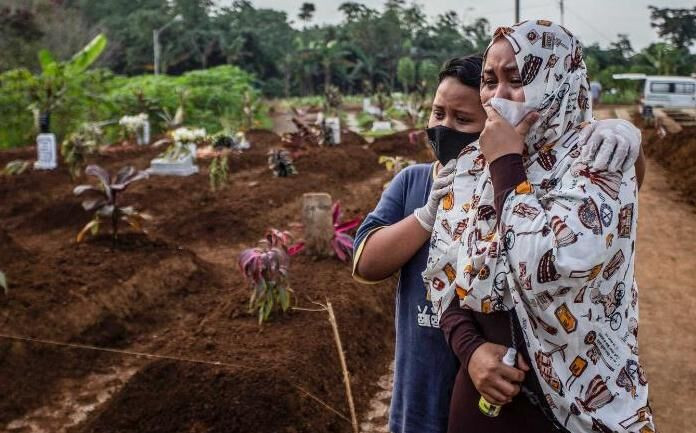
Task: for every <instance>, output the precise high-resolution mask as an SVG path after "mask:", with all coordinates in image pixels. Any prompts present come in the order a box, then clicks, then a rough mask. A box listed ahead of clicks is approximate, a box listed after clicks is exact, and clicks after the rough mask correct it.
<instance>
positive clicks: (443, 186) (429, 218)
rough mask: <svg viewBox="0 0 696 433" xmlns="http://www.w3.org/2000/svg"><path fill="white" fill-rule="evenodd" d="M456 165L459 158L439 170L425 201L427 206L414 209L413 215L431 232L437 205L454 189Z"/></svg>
mask: <svg viewBox="0 0 696 433" xmlns="http://www.w3.org/2000/svg"><path fill="white" fill-rule="evenodd" d="M456 167H457V160H456V159H453V160H451V161H450V162H448V163H447V165H445V166H444V167H442V168H441V169H440V171H438V172H437V174H436V175H435V179H434V180H433V186H432V188H431V189H430V195H429V196H428V201H427V203H425V206H423V207H419V208H418V209H416V210H415V211H413V216H415V217H416V219H417V220H418V223H419V224H420V225H421V227H423V228H424V229H425V230H427V231H429V232H432V231H433V226H434V225H435V215H437V206H438V205H439V204H440V200H441V199H442V197H444V196H445V195H447V193H448V192H449V191H450V189H452V183H453V182H454V175H455V173H454V169H455V168H456Z"/></svg>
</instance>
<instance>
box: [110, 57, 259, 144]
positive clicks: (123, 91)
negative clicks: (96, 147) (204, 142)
mask: <svg viewBox="0 0 696 433" xmlns="http://www.w3.org/2000/svg"><path fill="white" fill-rule="evenodd" d="M251 83H252V77H251V75H249V74H248V73H246V72H244V71H242V70H240V69H239V68H237V67H235V66H218V67H216V68H210V69H206V70H200V71H192V72H188V73H186V74H183V75H181V76H179V77H172V76H168V75H157V76H155V75H141V76H136V77H116V78H115V79H114V80H113V81H112V82H111V83H110V84H109V100H110V101H111V102H112V105H113V106H115V107H116V108H117V109H119V108H120V107H134V108H135V107H138V106H139V105H141V104H142V103H143V102H142V101H149V102H150V103H151V104H153V105H154V106H155V107H157V108H156V109H157V110H159V111H164V110H167V111H168V112H170V113H174V112H176V111H177V109H178V108H179V107H180V106H181V104H182V92H183V91H185V92H186V93H185V95H186V96H185V98H184V99H185V102H184V106H183V109H184V111H185V112H186V123H187V124H190V125H196V126H198V127H202V128H205V129H206V131H209V132H217V131H219V130H220V129H221V125H220V118H221V117H223V116H225V117H227V118H233V119H234V120H235V121H236V122H238V124H242V123H244V124H248V123H249V122H252V124H253V123H254V122H259V121H261V119H262V118H263V116H264V115H265V113H262V112H261V111H260V108H261V107H260V105H258V104H259V102H258V96H257V92H256V91H255V90H254V89H253V87H252V86H251ZM245 95H246V96H245ZM245 98H248V99H249V100H251V101H252V104H257V105H251V106H248V105H245ZM247 107H249V108H251V111H250V112H249V113H245V112H244V111H245V110H244V109H245V108H247ZM151 110H152V109H151ZM119 111H120V109H119ZM129 112H140V111H133V110H131V111H129ZM146 112H147V111H146ZM119 114H120V113H118V112H114V113H113V115H119ZM121 114H122V113H121ZM155 117H160V116H150V119H155ZM166 125H167V124H166V123H165V122H159V123H156V124H155V130H156V131H161V130H163V129H164V128H165V127H166Z"/></svg>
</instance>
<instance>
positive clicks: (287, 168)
mask: <svg viewBox="0 0 696 433" xmlns="http://www.w3.org/2000/svg"><path fill="white" fill-rule="evenodd" d="M268 168H269V169H271V171H272V172H273V175H274V176H277V177H287V176H291V175H296V174H297V169H296V168H295V164H294V163H293V160H292V156H291V155H290V152H288V151H287V150H285V149H271V150H269V151H268Z"/></svg>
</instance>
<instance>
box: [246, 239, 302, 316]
mask: <svg viewBox="0 0 696 433" xmlns="http://www.w3.org/2000/svg"><path fill="white" fill-rule="evenodd" d="M289 242H291V236H290V234H289V233H288V232H286V231H280V230H275V229H270V230H269V231H268V232H267V233H266V237H265V238H264V239H262V240H260V241H259V243H258V245H257V246H256V247H255V248H249V249H246V250H244V251H242V253H241V254H240V255H239V260H238V262H237V263H238V265H239V269H240V271H241V272H242V275H244V278H245V279H246V281H247V283H248V284H249V287H250V289H251V296H250V298H249V310H250V311H254V310H255V311H256V312H257V315H258V320H259V324H261V323H263V322H264V321H266V320H268V318H269V317H270V315H271V312H272V311H273V309H274V308H276V307H278V306H279V307H280V309H281V310H282V311H287V309H288V308H289V307H290V293H291V291H292V290H291V289H290V283H289V281H288V268H289V266H290V254H289V253H288V248H287V244H288V243H289Z"/></svg>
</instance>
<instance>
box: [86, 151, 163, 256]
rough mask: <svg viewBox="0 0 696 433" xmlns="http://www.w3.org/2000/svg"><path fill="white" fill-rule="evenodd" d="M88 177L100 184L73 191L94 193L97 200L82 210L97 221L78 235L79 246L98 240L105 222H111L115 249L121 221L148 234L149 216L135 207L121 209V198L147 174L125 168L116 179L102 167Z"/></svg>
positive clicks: (89, 201) (92, 169)
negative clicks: (88, 238) (87, 239)
mask: <svg viewBox="0 0 696 433" xmlns="http://www.w3.org/2000/svg"><path fill="white" fill-rule="evenodd" d="M85 174H86V175H88V176H94V177H96V178H97V179H98V180H99V184H98V185H78V186H76V187H75V189H74V190H73V193H74V194H75V195H82V194H84V193H91V194H92V195H93V196H95V198H90V199H87V200H85V201H83V202H82V207H83V208H84V209H85V210H86V211H87V212H92V211H94V218H93V219H92V220H91V221H90V222H88V223H87V224H86V225H85V226H84V227H83V228H82V230H80V233H78V235H77V242H78V243H79V242H82V241H83V240H84V238H85V236H86V235H87V233H91V234H92V236H95V235H96V234H97V233H99V229H100V228H101V226H102V225H104V220H107V221H110V222H111V239H112V244H113V246H114V247H115V246H116V241H117V238H118V224H119V221H124V222H126V223H128V224H129V225H130V226H131V227H133V228H134V229H136V230H137V231H139V232H142V233H147V232H146V230H145V229H144V227H143V223H144V222H145V221H147V220H150V219H152V217H151V216H150V215H148V214H146V213H141V212H138V211H137V210H135V209H134V208H133V207H132V206H127V207H120V206H119V203H118V197H119V196H120V195H121V193H123V192H124V191H125V190H126V188H127V187H128V185H130V184H131V183H133V182H136V181H138V180H141V179H146V178H147V177H148V174H147V172H145V171H141V170H136V169H135V167H133V166H126V167H123V168H121V169H120V170H119V171H118V173H116V176H114V177H112V176H111V175H110V174H109V172H108V171H106V170H105V169H103V168H102V167H100V166H98V165H94V164H93V165H89V166H87V168H86V169H85Z"/></svg>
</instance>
